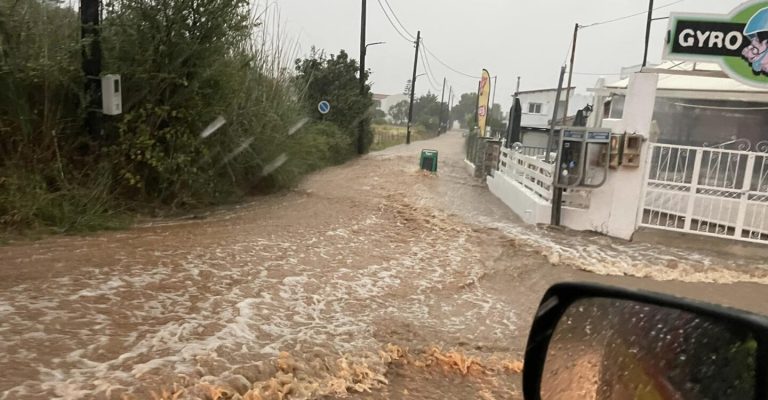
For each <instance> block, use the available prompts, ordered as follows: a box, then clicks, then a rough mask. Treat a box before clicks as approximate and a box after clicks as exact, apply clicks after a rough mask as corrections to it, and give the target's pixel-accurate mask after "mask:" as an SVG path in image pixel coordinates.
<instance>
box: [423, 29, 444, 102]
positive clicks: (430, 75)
mask: <svg viewBox="0 0 768 400" xmlns="http://www.w3.org/2000/svg"><path fill="white" fill-rule="evenodd" d="M423 42H424V40H423V39H422V44H423ZM421 56H422V58H423V60H424V65H425V66H426V71H427V77H428V78H429V80H430V85H432V88H434V89H435V90H437V88H436V86H440V84H439V82H438V81H437V78H435V72H434V71H433V70H432V65H430V64H429V57H427V53H426V52H425V51H424V47H423V46H422V48H421Z"/></svg>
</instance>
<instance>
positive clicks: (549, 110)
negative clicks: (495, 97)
mask: <svg viewBox="0 0 768 400" xmlns="http://www.w3.org/2000/svg"><path fill="white" fill-rule="evenodd" d="M565 96H566V89H563V91H562V94H561V95H560V106H559V109H558V110H559V111H558V120H562V118H563V116H565ZM517 97H518V99H520V105H521V107H522V111H523V115H522V118H521V121H520V125H521V131H522V143H523V145H525V146H531V147H546V146H547V140H548V135H549V126H550V121H551V120H552V116H553V114H554V112H555V110H554V107H555V100H556V99H557V89H539V90H526V91H521V92H519V93H518V94H517ZM591 102H592V97H591V96H587V95H582V94H577V93H576V88H575V87H572V88H571V96H570V102H569V103H568V114H567V115H568V116H574V115H576V113H577V112H578V111H579V110H581V109H583V108H584V107H586V106H587V105H588V104H591Z"/></svg>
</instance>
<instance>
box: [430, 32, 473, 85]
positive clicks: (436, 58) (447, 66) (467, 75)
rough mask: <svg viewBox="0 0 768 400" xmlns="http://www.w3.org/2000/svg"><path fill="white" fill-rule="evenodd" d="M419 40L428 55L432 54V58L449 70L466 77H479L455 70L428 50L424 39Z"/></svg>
mask: <svg viewBox="0 0 768 400" xmlns="http://www.w3.org/2000/svg"><path fill="white" fill-rule="evenodd" d="M421 42H422V45H423V46H424V50H425V51H426V52H427V53H429V55H431V56H432V57H433V58H434V59H435V60H436V61H437V62H439V63H440V64H441V65H442V66H444V67H445V68H448V69H449V70H451V71H453V72H455V73H457V74H459V75H462V76H465V77H467V78H472V79H480V77H479V76H476V75H470V74H468V73H466V72H461V71H459V70H457V69H455V68H453V67H451V66H450V65H448V64H446V63H445V61H443V60H441V59H440V58H439V57H438V56H436V55H435V53H433V52H432V51H430V50H429V48H428V47H427V45H426V44H425V43H424V41H423V40H422V41H421Z"/></svg>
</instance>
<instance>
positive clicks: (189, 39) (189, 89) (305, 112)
mask: <svg viewBox="0 0 768 400" xmlns="http://www.w3.org/2000/svg"><path fill="white" fill-rule="evenodd" d="M276 15H277V11H275V7H271V8H270V7H268V8H266V9H264V8H254V7H253V5H252V3H251V2H249V1H246V0H219V1H215V2H207V1H204V2H193V1H189V0H165V1H162V2H154V1H152V2H147V1H144V0H120V1H109V2H104V10H103V18H102V22H101V27H100V31H101V41H100V43H101V48H102V52H103V66H102V71H103V73H104V74H120V75H121V78H122V103H123V110H124V112H123V114H122V115H119V116H104V118H103V127H102V130H101V131H100V133H98V134H95V135H94V134H89V131H88V129H86V127H85V124H84V120H85V115H86V113H87V111H88V110H87V106H86V105H87V103H88V99H87V98H86V95H85V94H84V91H83V88H84V86H85V82H86V78H85V77H84V76H83V73H82V71H81V64H82V59H83V53H82V50H83V48H84V46H83V44H84V43H83V41H81V39H80V31H81V25H80V21H79V14H78V10H76V9H72V8H69V7H68V6H67V5H65V4H63V3H61V2H57V1H51V0H0V241H1V240H7V239H8V238H16V237H20V236H23V237H36V236H37V235H47V234H51V233H74V232H87V231H94V230H103V229H119V228H123V227H126V226H129V225H130V224H131V222H132V221H133V220H134V219H135V217H136V216H138V215H142V216H150V217H155V216H165V215H172V214H179V213H187V212H190V211H191V210H194V209H198V208H206V207H211V206H217V205H222V204H228V203H232V202H237V201H240V200H241V199H243V198H244V197H246V196H250V195H256V194H263V193H270V192H273V191H276V190H281V189H284V188H288V187H291V186H292V185H294V184H295V183H296V182H297V181H298V180H299V179H300V178H301V177H302V176H304V175H306V174H307V173H309V172H312V171H315V170H317V169H320V168H323V167H326V166H329V165H335V164H339V163H343V162H346V161H348V160H350V159H351V158H353V157H355V156H356V154H357V151H356V149H357V140H358V139H357V138H358V132H359V130H358V129H359V126H360V121H363V127H364V135H363V140H364V142H363V148H364V149H366V150H367V149H368V148H369V147H370V145H371V143H372V139H373V137H372V132H371V129H370V119H371V114H372V112H371V110H372V106H373V101H372V98H371V93H370V87H366V91H365V94H362V95H361V94H360V90H359V83H358V73H359V71H358V68H359V67H358V63H357V61H355V60H353V59H351V58H350V57H349V55H348V54H346V53H345V52H344V51H340V52H338V53H337V54H328V53H327V52H323V51H312V53H311V54H310V55H309V56H307V57H306V58H303V59H297V58H298V57H297V53H296V50H295V49H296V46H295V45H294V44H292V43H285V42H284V41H281V40H279V39H278V38H280V37H282V36H281V32H280V29H279V24H277V23H275V22H274V21H276V20H277V17H276ZM367 78H368V77H367V76H366V79H367ZM321 100H327V101H329V102H330V103H331V104H332V105H333V106H332V107H333V108H332V112H331V113H330V114H328V115H327V116H325V117H323V118H321V116H320V115H319V113H318V112H317V104H318V102H319V101H321ZM217 121H218V122H219V123H217ZM222 121H223V122H224V123H223V125H222V124H221V123H220V122H222ZM219 126H220V127H219ZM217 127H218V128H217ZM213 128H217V129H213Z"/></svg>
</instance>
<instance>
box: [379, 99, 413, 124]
mask: <svg viewBox="0 0 768 400" xmlns="http://www.w3.org/2000/svg"><path fill="white" fill-rule="evenodd" d="M373 100H374V101H377V102H378V107H379V110H381V111H384V113H386V114H387V119H389V109H390V108H392V107H394V106H395V104H397V103H399V102H401V101H408V96H407V95H404V94H393V95H387V94H374V95H373Z"/></svg>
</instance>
